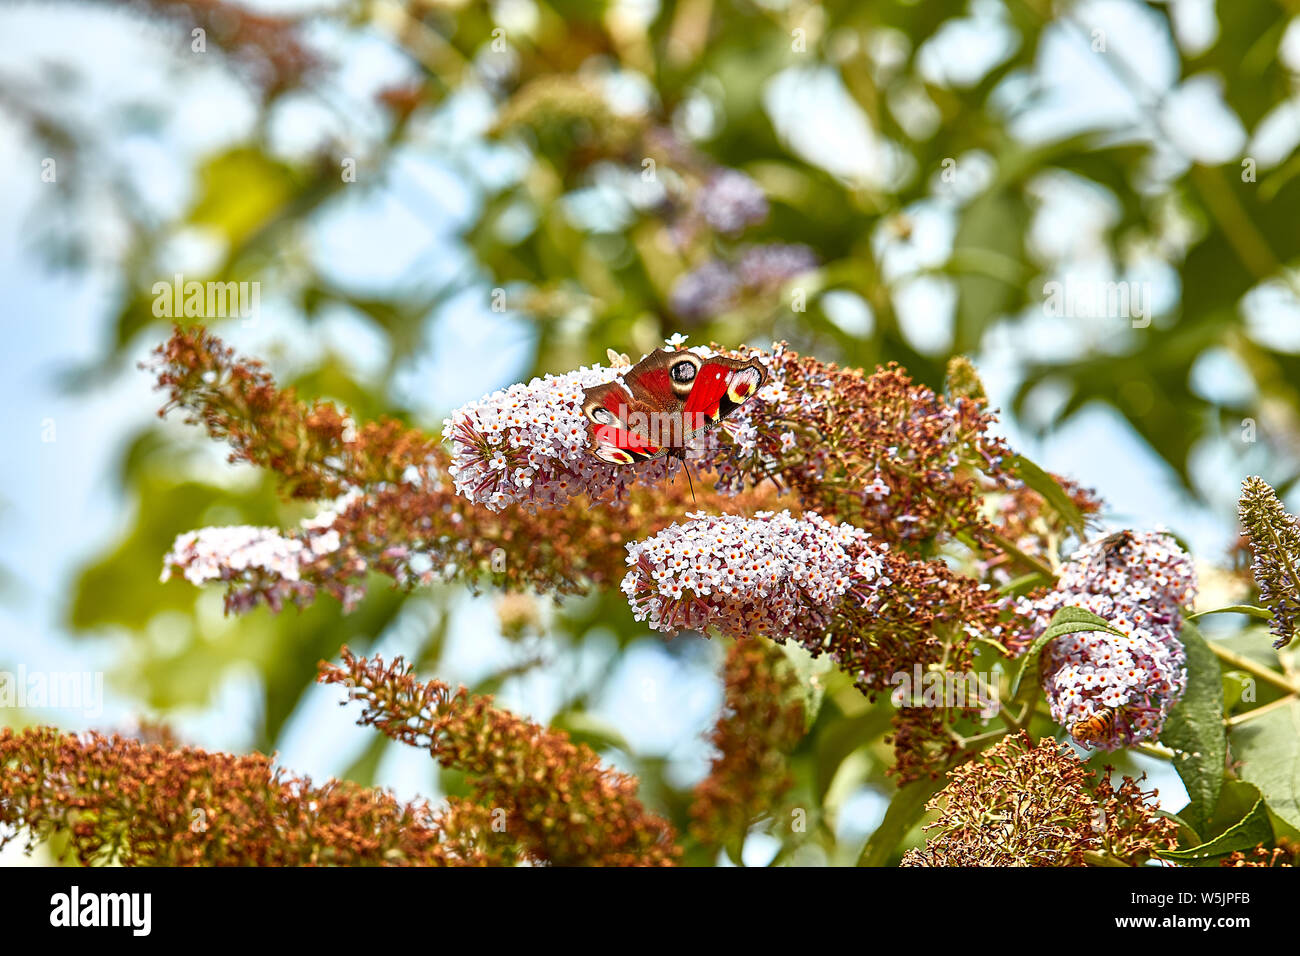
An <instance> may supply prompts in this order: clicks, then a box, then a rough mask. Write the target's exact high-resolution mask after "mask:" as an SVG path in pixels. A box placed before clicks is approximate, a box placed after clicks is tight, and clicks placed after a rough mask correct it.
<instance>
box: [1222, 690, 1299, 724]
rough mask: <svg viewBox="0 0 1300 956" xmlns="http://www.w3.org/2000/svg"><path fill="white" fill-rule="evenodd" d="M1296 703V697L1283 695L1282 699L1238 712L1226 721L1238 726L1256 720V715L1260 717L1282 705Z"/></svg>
mask: <svg viewBox="0 0 1300 956" xmlns="http://www.w3.org/2000/svg"><path fill="white" fill-rule="evenodd" d="M1294 703H1296V699H1295V698H1294V697H1283V698H1282V699H1281V700H1275V701H1273V703H1271V704H1265V705H1264V706H1263V707H1256V708H1255V709H1254V710H1248V711H1246V713H1244V714H1238V715H1237V716H1236V717H1229V718H1228V719H1227V721H1226V723H1227V725H1228V726H1229V727H1237V726H1240V725H1241V724H1244V723H1246V722H1247V721H1250V720H1254V719H1255V718H1256V717H1260V716H1262V715H1263V714H1267V713H1269V712H1270V711H1273V710H1277V709H1278V708H1280V707H1282V706H1285V705H1288V704H1294Z"/></svg>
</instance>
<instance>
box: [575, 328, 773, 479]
mask: <svg viewBox="0 0 1300 956" xmlns="http://www.w3.org/2000/svg"><path fill="white" fill-rule="evenodd" d="M766 378H767V371H766V369H764V368H763V366H762V364H761V363H759V362H758V361H757V360H753V359H751V360H749V361H743V360H740V359H731V358H726V357H724V356H715V357H712V358H702V357H701V356H699V355H696V354H695V353H694V352H690V351H685V350H681V351H678V350H674V349H659V350H657V351H655V352H652V353H650V354H649V355H647V356H646V357H645V358H643V359H642V360H641V361H640V362H638V363H637V364H636V365H634V366H633V367H632V368H630V369H629V370H628V371H627V372H625V373H624V374H623V384H619V383H618V382H611V383H609V384H607V385H599V386H596V387H594V388H589V389H587V390H586V393H585V398H584V402H583V413H584V415H585V416H586V418H587V421H588V430H589V435H590V437H591V439H592V441H591V447H592V449H593V454H595V456H596V457H597V458H599V459H601V460H602V461H611V462H615V463H616V464H632V463H633V462H636V461H644V460H646V459H647V458H655V457H658V456H659V455H663V454H668V453H671V452H673V451H678V450H681V449H684V448H685V447H686V444H687V442H689V441H690V440H691V439H692V438H694V437H695V436H697V435H699V434H701V433H703V432H705V431H707V430H708V429H710V428H712V427H713V426H714V425H717V424H718V423H719V422H720V421H722V419H723V418H725V417H726V416H727V415H729V414H731V413H732V412H733V411H735V410H736V409H737V408H739V407H740V406H741V405H743V404H744V403H745V402H747V401H748V400H749V399H751V398H753V397H754V396H755V395H756V394H758V390H759V388H761V387H762V385H763V382H764V380H765V379H766Z"/></svg>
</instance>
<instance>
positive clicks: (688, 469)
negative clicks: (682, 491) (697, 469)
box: [682, 458, 697, 504]
mask: <svg viewBox="0 0 1300 956" xmlns="http://www.w3.org/2000/svg"><path fill="white" fill-rule="evenodd" d="M682 471H684V472H686V485H687V487H689V488H690V489H691V504H696V503H697V502H696V501H695V482H694V481H692V480H691V466H690V465H688V464H686V459H685V458H683V459H682Z"/></svg>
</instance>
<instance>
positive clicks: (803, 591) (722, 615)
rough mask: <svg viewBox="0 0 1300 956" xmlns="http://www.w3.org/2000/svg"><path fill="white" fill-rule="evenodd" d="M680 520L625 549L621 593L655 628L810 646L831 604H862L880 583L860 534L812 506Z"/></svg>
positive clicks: (875, 559)
mask: <svg viewBox="0 0 1300 956" xmlns="http://www.w3.org/2000/svg"><path fill="white" fill-rule="evenodd" d="M687 518H688V519H689V520H688V521H687V522H686V523H685V524H675V525H672V526H671V527H668V528H665V529H664V530H663V531H660V532H659V533H658V534H656V535H653V536H652V537H650V538H647V539H646V540H644V541H635V542H632V543H631V544H629V545H628V546H627V551H628V557H627V561H628V564H630V565H631V566H632V570H631V571H629V572H628V573H627V575H626V577H624V578H623V584H622V589H623V593H624V594H626V595H627V598H628V602H629V604H630V605H631V606H632V611H633V613H634V615H635V616H636V619H637V620H639V621H648V622H649V624H650V626H651V627H652V628H654V629H656V630H659V631H664V632H666V633H670V634H672V633H676V632H677V631H678V630H681V629H683V628H687V629H692V630H704V629H705V628H707V627H710V626H712V627H716V628H717V629H718V630H719V631H720V632H722V633H724V634H728V635H731V636H736V637H739V636H749V635H755V634H764V635H767V636H768V637H772V638H775V639H778V640H784V639H786V638H791V639H794V640H795V641H797V642H800V643H805V642H808V643H813V642H817V641H819V640H820V634H821V630H822V629H823V628H824V626H825V623H826V621H827V620H828V618H829V615H830V614H831V613H832V611H833V610H834V608H835V606H836V605H837V604H838V603H839V602H841V601H843V600H846V599H849V600H857V601H859V602H865V601H866V600H867V599H868V598H869V597H870V596H871V594H872V593H873V592H874V591H876V590H877V589H879V588H881V587H884V586H886V585H888V584H889V581H888V579H887V578H885V577H884V576H883V559H882V557H881V554H880V553H878V552H877V551H875V550H873V549H872V547H871V545H870V543H869V538H870V537H871V536H870V535H869V534H867V533H866V532H865V531H862V530H860V529H858V528H855V527H853V526H852V525H849V524H840V525H834V524H831V522H829V521H827V520H826V519H825V518H823V517H821V516H820V515H818V514H815V513H813V512H805V513H804V515H803V517H802V518H796V517H794V516H793V515H791V514H790V512H789V511H782V512H780V513H774V512H759V513H758V514H756V515H755V516H754V517H753V518H744V517H740V516H738V515H706V514H703V513H691V514H688V515H687Z"/></svg>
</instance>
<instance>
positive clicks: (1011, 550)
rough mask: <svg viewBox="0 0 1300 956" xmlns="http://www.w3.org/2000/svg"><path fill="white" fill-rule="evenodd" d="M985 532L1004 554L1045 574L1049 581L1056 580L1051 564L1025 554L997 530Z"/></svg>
mask: <svg viewBox="0 0 1300 956" xmlns="http://www.w3.org/2000/svg"><path fill="white" fill-rule="evenodd" d="M985 533H986V534H987V535H988V539H989V540H990V541H992V542H993V543H994V544H996V545H997V546H998V547H999V548H1001V549H1002V551H1003V553H1004V554H1007V555H1009V556H1011V557H1013V558H1015V559H1017V560H1018V561H1020V562H1021V563H1023V564H1026V565H1028V566H1029V567H1031V568H1033V569H1034V570H1035V571H1037V572H1038V573H1039V574H1042V575H1045V576H1046V577H1047V579H1048V580H1049V581H1055V580H1056V572H1055V571H1053V570H1052V568H1051V566H1050V565H1049V564H1047V563H1046V562H1045V561H1042V560H1040V559H1039V558H1035V557H1034V556H1033V555H1031V554H1026V553H1025V552H1024V551H1021V550H1020V548H1018V547H1016V545H1015V544H1014V543H1013V542H1012V541H1011V540H1010V539H1009V538H1005V537H1003V536H1002V535H1000V534H998V532H996V531H992V530H990V531H986V532H985Z"/></svg>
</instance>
